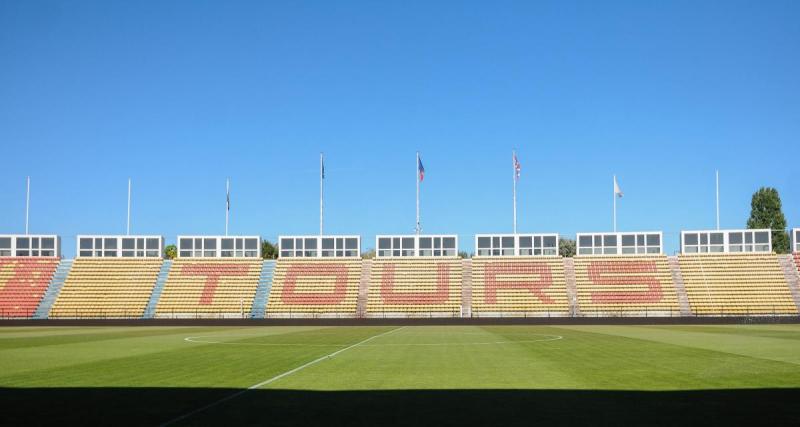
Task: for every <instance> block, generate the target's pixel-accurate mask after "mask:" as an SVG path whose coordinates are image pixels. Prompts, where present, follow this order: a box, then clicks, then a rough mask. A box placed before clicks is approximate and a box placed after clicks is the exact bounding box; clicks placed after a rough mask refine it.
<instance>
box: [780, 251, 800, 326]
mask: <svg viewBox="0 0 800 427" xmlns="http://www.w3.org/2000/svg"><path fill="white" fill-rule="evenodd" d="M778 261H780V263H781V270H783V276H784V277H786V283H787V284H788V285H789V291H790V292H791V293H792V298H793V299H794V305H796V306H797V311H798V313H800V277H798V266H796V265H795V264H794V260H793V259H792V255H778Z"/></svg>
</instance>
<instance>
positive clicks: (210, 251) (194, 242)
mask: <svg viewBox="0 0 800 427" xmlns="http://www.w3.org/2000/svg"><path fill="white" fill-rule="evenodd" d="M188 239H190V240H191V246H192V247H191V248H187V247H184V246H183V243H184V240H188ZM247 240H255V241H256V247H255V249H247ZM223 241H233V248H232V249H223V248H222V243H223ZM207 242H208V243H210V242H213V244H212V245H208V246H209V247H208V248H206V243H207ZM239 242H241V248H239V245H237V243H239ZM198 243H199V245H198ZM176 246H177V247H178V258H261V237H259V236H178V240H177V243H176ZM211 246H213V248H212V247H211Z"/></svg>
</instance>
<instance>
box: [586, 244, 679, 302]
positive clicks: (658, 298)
mask: <svg viewBox="0 0 800 427" xmlns="http://www.w3.org/2000/svg"><path fill="white" fill-rule="evenodd" d="M575 287H576V291H577V296H578V306H579V307H580V310H581V313H582V314H583V315H588V316H592V315H596V316H679V315H680V305H679V304H678V294H677V291H676V288H675V283H674V282H673V281H672V273H671V272H670V269H669V262H668V261H667V257H666V255H619V256H578V257H575Z"/></svg>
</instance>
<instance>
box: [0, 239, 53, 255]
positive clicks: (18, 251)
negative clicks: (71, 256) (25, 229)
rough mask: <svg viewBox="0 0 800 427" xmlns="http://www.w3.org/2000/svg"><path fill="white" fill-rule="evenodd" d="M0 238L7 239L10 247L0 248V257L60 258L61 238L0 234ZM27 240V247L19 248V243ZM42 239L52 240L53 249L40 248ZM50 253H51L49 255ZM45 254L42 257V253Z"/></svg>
mask: <svg viewBox="0 0 800 427" xmlns="http://www.w3.org/2000/svg"><path fill="white" fill-rule="evenodd" d="M0 238H3V239H9V243H10V247H2V248H0V256H3V257H25V258H53V257H56V258H60V257H61V237H60V236H57V235H54V234H0ZM22 239H28V242H29V243H28V247H27V248H21V247H20V245H19V241H20V240H22ZM43 239H52V240H53V248H52V249H51V248H42V240H43ZM51 251H52V253H51ZM43 252H44V253H46V254H45V255H42V253H43Z"/></svg>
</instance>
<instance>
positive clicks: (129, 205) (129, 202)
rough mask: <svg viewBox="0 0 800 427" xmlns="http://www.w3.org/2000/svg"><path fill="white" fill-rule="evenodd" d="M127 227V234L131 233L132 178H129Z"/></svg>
mask: <svg viewBox="0 0 800 427" xmlns="http://www.w3.org/2000/svg"><path fill="white" fill-rule="evenodd" d="M127 224H128V225H127V227H126V228H125V235H127V236H130V235H131V179H130V178H128V223H127Z"/></svg>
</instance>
